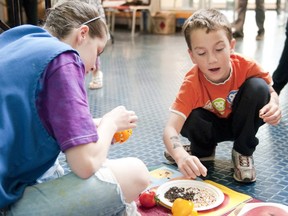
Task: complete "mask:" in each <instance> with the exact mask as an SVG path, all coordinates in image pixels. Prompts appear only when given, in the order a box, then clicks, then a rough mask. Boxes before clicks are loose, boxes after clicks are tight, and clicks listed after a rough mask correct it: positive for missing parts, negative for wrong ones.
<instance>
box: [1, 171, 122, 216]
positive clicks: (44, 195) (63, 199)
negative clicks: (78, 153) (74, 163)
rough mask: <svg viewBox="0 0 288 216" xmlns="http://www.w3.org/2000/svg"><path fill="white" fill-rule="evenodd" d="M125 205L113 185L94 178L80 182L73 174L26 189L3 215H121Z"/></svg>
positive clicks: (118, 190) (117, 187)
mask: <svg viewBox="0 0 288 216" xmlns="http://www.w3.org/2000/svg"><path fill="white" fill-rule="evenodd" d="M125 209H126V205H125V202H124V200H123V197H122V193H121V190H120V188H119V186H118V185H117V184H114V183H110V182H107V181H102V180H100V179H99V178H98V177H97V176H96V175H93V176H92V177H90V178H88V179H81V178H79V177H77V176H76V175H75V174H73V173H69V174H67V175H65V176H62V177H60V178H57V179H55V180H51V181H47V182H44V183H41V184H35V185H33V186H28V187H27V188H26V189H25V192H24V194H23V197H22V198H21V199H20V200H19V201H18V202H16V203H15V204H13V205H12V206H11V207H10V208H9V210H8V211H7V212H6V215H7V216H18V215H23V216H24V215H25V216H26V215H29V216H34V215H35V216H36V215H37V216H41V215H43V216H47V215H59V216H60V215H61V216H66V215H67V216H68V215H69V216H73V215H75V216H76V215H77V216H79V215H85V216H86V215H87V216H90V215H92V216H98V215H99V216H100V215H103V216H108V215H109V216H113V215H124V214H125Z"/></svg>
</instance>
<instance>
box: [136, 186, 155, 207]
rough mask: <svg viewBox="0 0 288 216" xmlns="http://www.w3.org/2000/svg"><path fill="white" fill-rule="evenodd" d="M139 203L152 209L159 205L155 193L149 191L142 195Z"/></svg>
mask: <svg viewBox="0 0 288 216" xmlns="http://www.w3.org/2000/svg"><path fill="white" fill-rule="evenodd" d="M139 202H140V204H141V206H143V207H145V208H152V207H154V206H156V204H157V196H156V193H155V191H153V190H147V191H144V192H142V193H141V194H140V196H139Z"/></svg>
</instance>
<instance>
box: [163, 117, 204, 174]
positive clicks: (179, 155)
mask: <svg viewBox="0 0 288 216" xmlns="http://www.w3.org/2000/svg"><path fill="white" fill-rule="evenodd" d="M184 123H185V119H184V118H183V117H182V116H180V115H178V114H176V113H171V114H170V117H169V119H168V122H167V124H166V126H165V129H164V135H163V140H164V144H165V146H166V149H167V151H168V152H169V154H170V155H171V156H172V157H173V159H174V160H175V161H176V163H177V165H178V168H179V170H180V171H181V173H182V174H183V175H184V176H186V177H189V178H196V177H197V176H200V175H203V176H206V174H207V169H206V167H205V166H203V164H202V163H201V162H200V160H199V159H198V158H197V157H196V156H192V155H190V154H188V152H186V151H185V149H184V148H183V145H182V143H181V141H180V138H179V133H180V131H181V129H182V127H183V125H184Z"/></svg>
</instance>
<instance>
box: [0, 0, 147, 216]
mask: <svg viewBox="0 0 288 216" xmlns="http://www.w3.org/2000/svg"><path fill="white" fill-rule="evenodd" d="M107 35H108V30H107V27H106V25H105V23H104V22H103V20H102V19H101V17H100V16H99V14H98V12H97V8H96V7H93V6H91V5H89V4H87V3H84V2H81V1H79V0H75V1H66V2H59V3H58V4H56V5H55V6H54V7H53V8H51V9H50V11H49V13H48V16H47V19H46V23H45V25H44V28H40V27H37V26H31V25H23V26H19V27H15V28H13V29H10V30H8V31H6V32H4V33H2V34H1V35H0V47H1V48H0V76H1V79H0V85H1V86H2V88H3V89H2V90H1V92H0V98H1V106H0V113H1V114H0V115H1V116H0V128H1V130H0V137H1V140H2V141H1V143H0V149H1V151H0V200H1V202H0V209H1V211H2V212H4V211H5V212H6V214H7V215H19V214H22V215H80V214H81V215H125V214H127V215H137V213H135V211H136V210H135V208H136V206H135V203H133V200H135V199H136V198H137V196H138V194H139V193H140V192H141V191H143V190H144V189H145V188H146V187H147V185H148V183H149V172H148V170H147V168H146V166H145V165H144V163H143V162H142V161H140V160H139V159H137V158H122V159H115V160H108V159H107V154H108V150H109V147H110V145H111V142H112V139H113V135H114V134H115V132H117V131H122V130H125V129H129V128H135V127H136V123H137V119H138V117H137V115H136V114H135V113H134V112H133V111H130V110H127V109H126V108H125V107H123V106H119V107H116V108H115V109H113V110H112V111H110V112H108V113H107V114H105V115H104V116H103V117H102V119H97V120H96V119H93V118H92V116H91V114H90V112H89V106H88V101H87V95H86V91H85V74H87V73H88V72H89V71H92V70H93V69H95V67H96V66H95V62H96V58H97V56H99V55H100V54H101V52H102V51H103V50H104V47H105V45H106V42H107ZM7 53H9V55H7ZM2 77H3V79H2ZM60 151H62V152H64V153H65V156H66V159H67V162H68V164H69V166H70V168H71V171H72V172H71V173H69V174H68V175H65V176H62V177H60V178H58V179H55V180H50V181H48V182H45V183H41V184H36V180H37V179H38V178H39V177H41V176H42V175H43V174H44V173H45V172H46V171H47V170H48V169H49V168H50V167H52V166H53V164H54V163H55V160H56V158H57V156H58V154H59V152H60ZM135 173H137V176H136V175H134V174H135ZM127 176H129V178H127ZM133 211H134V213H132V212H133Z"/></svg>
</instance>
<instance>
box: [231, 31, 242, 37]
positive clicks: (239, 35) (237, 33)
mask: <svg viewBox="0 0 288 216" xmlns="http://www.w3.org/2000/svg"><path fill="white" fill-rule="evenodd" d="M243 37H244V34H243V32H238V31H235V32H233V38H235V39H242V38H243Z"/></svg>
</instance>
